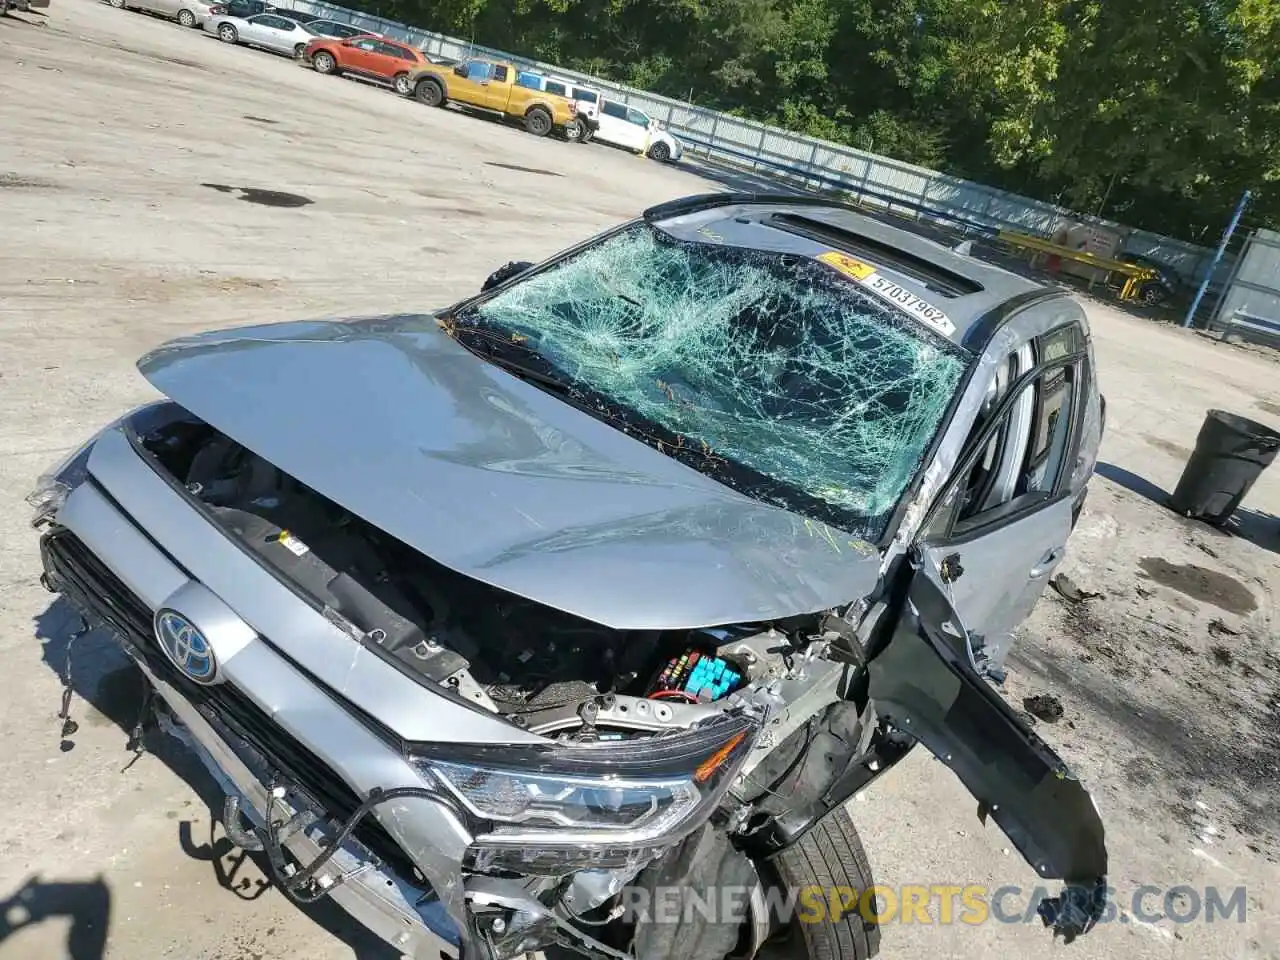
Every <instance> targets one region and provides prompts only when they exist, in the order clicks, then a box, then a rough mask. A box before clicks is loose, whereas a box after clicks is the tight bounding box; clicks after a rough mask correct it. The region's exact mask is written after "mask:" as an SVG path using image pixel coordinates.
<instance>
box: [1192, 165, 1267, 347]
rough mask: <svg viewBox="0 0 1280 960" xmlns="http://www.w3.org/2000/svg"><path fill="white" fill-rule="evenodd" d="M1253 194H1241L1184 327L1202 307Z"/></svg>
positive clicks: (1248, 192)
mask: <svg viewBox="0 0 1280 960" xmlns="http://www.w3.org/2000/svg"><path fill="white" fill-rule="evenodd" d="M1252 196H1253V193H1252V191H1250V190H1246V191H1245V192H1244V193H1243V194H1241V196H1240V202H1239V203H1237V204H1236V212H1235V213H1233V214H1232V215H1231V222H1230V223H1228V224H1227V229H1225V230H1223V231H1222V239H1221V240H1220V241H1219V242H1218V249H1217V250H1215V251H1214V254H1213V259H1212V260H1211V261H1210V262H1209V269H1208V270H1207V271H1205V275H1204V279H1203V280H1201V281H1200V289H1199V290H1197V291H1196V298H1195V299H1194V300H1192V301H1191V306H1190V307H1189V308H1188V309H1187V315H1186V317H1185V318H1184V319H1183V321H1182V326H1183V327H1184V328H1186V327H1190V326H1191V322H1192V320H1194V319H1195V315H1196V311H1197V310H1198V309H1199V308H1200V301H1201V300H1203V299H1204V294H1205V291H1206V290H1208V289H1209V281H1210V280H1212V279H1213V275H1214V274H1215V273H1217V272H1218V264H1220V263H1221V262H1222V255H1223V254H1224V253H1226V252H1227V241H1228V240H1230V239H1231V235H1232V234H1233V233H1235V232H1236V227H1238V226H1239V225H1240V218H1241V217H1242V216H1244V208H1245V207H1247V206H1248V205H1249V198H1250V197H1252Z"/></svg>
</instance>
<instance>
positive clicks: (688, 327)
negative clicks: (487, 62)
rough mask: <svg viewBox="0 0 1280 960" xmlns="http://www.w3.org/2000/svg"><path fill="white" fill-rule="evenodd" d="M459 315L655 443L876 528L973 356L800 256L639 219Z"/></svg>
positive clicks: (813, 511) (735, 483)
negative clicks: (720, 241)
mask: <svg viewBox="0 0 1280 960" xmlns="http://www.w3.org/2000/svg"><path fill="white" fill-rule="evenodd" d="M453 322H454V325H455V329H456V332H457V334H458V335H460V336H461V335H463V334H464V332H465V331H466V330H467V329H468V328H470V329H473V330H478V329H482V328H487V329H488V331H489V332H491V333H497V332H499V331H500V332H501V333H502V334H503V336H502V337H501V341H502V342H503V343H504V344H506V345H509V346H510V348H511V349H512V350H514V351H516V352H513V353H512V354H511V356H512V357H513V358H515V359H518V360H520V361H521V362H522V363H524V364H529V363H531V362H533V361H535V360H536V361H537V362H538V363H539V364H540V366H539V367H538V370H539V372H540V373H542V374H543V375H544V382H545V379H546V375H548V374H550V375H554V376H555V377H556V378H557V379H558V380H560V381H562V382H563V383H564V384H565V385H567V386H568V387H570V388H571V389H572V390H573V392H574V393H575V394H577V395H578V396H580V397H583V398H588V399H590V400H592V401H595V402H596V404H597V405H598V406H599V408H600V409H601V411H604V410H606V409H607V410H608V411H609V412H610V413H612V414H613V415H614V416H615V417H620V418H621V419H623V420H624V422H625V423H628V424H637V425H639V426H640V427H641V430H642V433H643V435H644V437H645V439H647V440H648V441H649V442H650V443H651V444H653V445H654V446H656V447H658V449H660V450H662V451H663V452H665V453H668V454H669V455H673V456H681V457H682V458H683V459H686V460H689V456H688V455H690V454H691V455H692V460H689V462H690V463H691V465H693V466H696V467H698V468H699V469H702V470H703V471H704V472H706V473H709V474H710V475H712V476H714V477H715V479H717V480H719V481H721V482H723V483H726V484H727V485H729V486H731V487H734V488H735V489H738V490H740V491H742V492H743V493H746V494H747V495H749V496H753V497H756V498H757V499H761V500H765V501H767V502H771V503H775V504H778V505H780V506H783V507H785V508H787V509H789V510H793V511H796V512H798V513H801V514H804V515H806V516H810V517H813V518H815V519H820V520H822V521H823V522H827V523H831V524H833V525H834V526H837V527H841V528H843V529H845V530H847V531H849V532H850V533H853V534H855V535H856V536H860V537H863V538H865V539H868V540H878V539H879V538H880V537H881V536H882V535H883V533H884V528H885V526H886V524H887V523H888V519H889V516H890V514H891V513H892V511H893V509H894V506H895V505H896V504H897V502H898V499H899V498H900V497H901V496H902V494H903V492H904V490H905V489H906V487H907V485H908V484H909V483H910V481H911V478H912V477H913V476H914V475H915V473H916V471H917V470H918V469H919V467H920V462H921V459H922V458H923V456H924V453H925V451H926V449H927V447H928V445H929V442H930V440H931V439H932V438H933V436H934V434H935V433H936V431H937V429H938V426H939V423H940V421H941V419H942V417H943V415H944V413H945V411H946V410H947V407H948V405H949V403H950V401H951V398H952V395H953V393H954V391H955V389H956V386H957V384H958V382H959V380H960V376H961V374H962V372H963V370H964V368H965V364H966V359H965V358H966V355H965V354H964V353H963V352H962V351H961V350H960V349H959V348H957V347H955V346H954V345H952V344H950V343H948V342H947V341H945V340H944V339H942V338H940V337H938V336H937V335H935V334H934V333H933V332H932V331H928V330H926V329H925V328H924V327H922V326H921V325H919V324H918V323H917V322H916V321H915V320H913V319H911V318H910V317H908V316H906V315H904V314H901V313H899V312H897V311H896V310H894V309H893V308H891V307H889V306H888V305H885V304H881V303H880V302H879V301H877V300H873V299H871V298H869V297H868V296H867V295H865V294H863V293H862V292H861V291H860V290H859V289H858V288H857V287H856V286H854V285H853V284H852V283H850V282H848V281H847V280H845V279H844V278H843V277H841V276H839V275H838V274H836V273H835V271H833V270H830V269H829V268H827V267H825V266H823V265H821V264H818V263H815V262H813V261H811V260H809V259H808V258H805V257H797V256H793V255H787V254H779V253H771V252H767V251H758V250H748V249H742V248H738V247H721V246H713V245H710V244H703V243H691V242H686V241H680V240H676V239H674V238H672V237H670V236H668V235H667V234H665V233H662V232H661V231H658V230H656V229H655V228H653V227H651V226H649V225H647V224H637V225H634V226H631V227H628V228H626V229H624V230H623V231H621V232H619V233H617V234H615V235H614V236H612V237H610V238H609V239H607V240H605V241H603V242H601V243H599V244H597V245H595V246H592V247H590V248H588V249H586V250H584V251H582V252H581V253H577V254H574V255H572V256H570V257H568V258H566V259H565V260H562V261H560V262H559V263H558V264H556V265H555V266H553V267H551V268H549V269H546V270H544V271H542V272H540V273H537V274H535V275H533V276H532V277H530V278H529V279H528V280H526V281H524V282H518V283H516V284H515V285H514V286H512V287H511V288H510V289H508V290H506V291H503V292H501V293H499V294H497V295H496V296H494V297H492V298H491V299H489V300H487V301H482V302H480V303H479V304H477V305H475V306H473V307H470V308H467V309H465V310H463V311H461V312H460V313H459V314H457V315H456V316H455V317H454V318H453ZM486 339H490V340H495V339H497V338H494V337H492V336H490V337H488V338H486ZM490 352H491V353H492V351H490ZM588 409H592V407H591V406H588ZM673 445H674V448H673Z"/></svg>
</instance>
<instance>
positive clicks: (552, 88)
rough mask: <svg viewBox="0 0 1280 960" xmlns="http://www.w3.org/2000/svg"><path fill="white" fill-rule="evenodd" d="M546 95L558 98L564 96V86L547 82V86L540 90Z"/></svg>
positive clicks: (552, 81) (551, 81)
mask: <svg viewBox="0 0 1280 960" xmlns="http://www.w3.org/2000/svg"><path fill="white" fill-rule="evenodd" d="M542 89H543V90H545V91H546V92H547V93H554V94H555V95H556V96H558V97H563V96H564V95H565V86H564V84H563V83H557V82H556V81H555V80H548V81H547V85H546V86H545V87H543V88H542Z"/></svg>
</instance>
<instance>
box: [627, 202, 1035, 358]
mask: <svg viewBox="0 0 1280 960" xmlns="http://www.w3.org/2000/svg"><path fill="white" fill-rule="evenodd" d="M644 218H645V219H646V220H647V221H649V222H650V223H653V224H654V225H655V226H657V227H660V228H661V229H662V230H664V231H665V232H667V233H670V234H671V235H673V236H675V237H677V238H679V239H683V240H693V241H699V242H703V243H705V242H708V240H710V241H711V242H714V243H721V244H726V245H731V246H739V247H750V248H754V249H760V250H773V251H778V252H783V253H795V254H799V255H801V256H806V257H810V258H813V259H818V258H819V257H821V256H822V255H823V254H839V255H845V257H846V259H844V260H842V261H840V262H841V263H842V264H844V265H845V268H844V269H842V268H841V267H839V266H837V267H836V268H835V269H837V270H840V271H841V272H844V273H846V274H847V275H850V276H854V274H853V273H850V272H849V264H853V265H854V266H853V269H854V271H855V273H861V272H863V270H864V267H865V268H866V269H867V270H870V269H871V268H874V270H875V273H874V274H872V275H871V278H874V277H875V276H876V275H882V276H883V277H884V279H886V280H889V281H891V283H892V284H893V285H895V286H897V287H900V288H901V289H902V290H904V291H905V292H906V293H907V294H910V295H914V297H915V298H919V300H920V301H923V302H924V303H925V304H926V305H927V306H932V307H934V308H936V309H938V310H940V311H942V312H943V313H944V314H945V317H946V320H947V321H949V326H950V328H951V329H950V330H947V329H942V330H941V331H940V332H943V333H944V334H945V335H946V336H947V337H948V339H950V340H952V341H953V342H955V343H957V344H960V345H962V346H965V347H968V348H970V349H975V350H976V349H980V348H981V346H983V345H985V339H986V337H987V336H989V335H990V333H991V332H994V327H992V326H991V325H990V324H985V323H983V322H982V321H984V320H985V319H986V318H988V317H989V316H991V315H992V314H993V313H995V312H998V311H999V310H1000V309H1001V308H1002V307H1007V306H1011V305H1013V303H1014V302H1016V303H1022V302H1024V301H1030V300H1033V299H1039V297H1040V296H1046V295H1051V294H1052V293H1054V291H1053V290H1052V289H1051V288H1048V287H1045V286H1043V285H1040V284H1037V283H1034V282H1032V281H1030V280H1027V279H1025V278H1023V277H1020V276H1018V275H1017V274H1014V273H1010V272H1009V271H1008V270H1004V269H1002V268H1000V267H997V266H994V265H992V264H989V263H984V262H982V261H980V260H976V259H974V258H973V257H970V256H967V255H965V254H962V253H959V252H957V251H955V250H952V249H950V248H948V247H945V246H943V245H942V244H940V243H936V242H935V241H933V240H928V239H926V238H924V237H921V236H919V235H917V234H914V233H911V232H910V231H909V230H904V229H902V228H901V227H895V226H892V225H890V224H887V223H884V222H882V221H880V220H876V219H874V218H872V217H869V216H867V215H866V214H863V213H860V212H859V211H857V210H855V209H853V208H852V207H849V206H846V205H843V204H841V203H839V202H838V201H834V200H829V199H826V198H819V197H812V196H803V195H795V196H793V195H787V194H733V193H721V194H703V195H699V196H694V197H685V198H683V199H680V200H673V201H670V202H669V203H663V204H658V205H657V206H656V207H651V208H649V209H648V210H646V211H645V212H644ZM871 278H865V277H864V278H863V280H865V279H871ZM855 279H856V278H855ZM859 282H863V281H862V280H859ZM863 285H864V286H865V285H867V283H865V282H864V284H863ZM931 325H932V324H931ZM935 329H937V327H935ZM975 336H976V337H977V341H978V342H975Z"/></svg>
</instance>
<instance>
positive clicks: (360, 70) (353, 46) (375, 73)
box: [302, 36, 430, 96]
mask: <svg viewBox="0 0 1280 960" xmlns="http://www.w3.org/2000/svg"><path fill="white" fill-rule="evenodd" d="M302 59H303V60H305V61H306V62H307V63H309V64H311V66H313V67H314V68H315V71H316V73H330V74H333V75H334V76H341V75H342V74H344V73H350V74H352V75H354V76H359V77H364V78H365V79H367V80H377V81H378V82H380V83H386V84H390V85H391V86H393V87H395V89H396V93H399V94H402V95H404V96H408V95H409V93H410V92H411V91H410V90H409V85H408V79H409V74H410V72H412V71H414V70H416V69H418V68H419V67H421V66H425V65H426V64H427V63H429V62H430V61H428V60H427V58H426V57H425V56H424V55H423V53H422V51H421V50H418V49H416V48H415V47H410V46H407V45H406V44H403V43H396V42H395V41H394V40H388V39H386V38H385V37H374V36H363V37H349V38H348V39H346V40H339V39H337V38H336V37H317V38H316V39H315V40H312V41H311V42H310V43H308V44H307V46H306V49H305V50H304V51H303V52H302Z"/></svg>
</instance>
